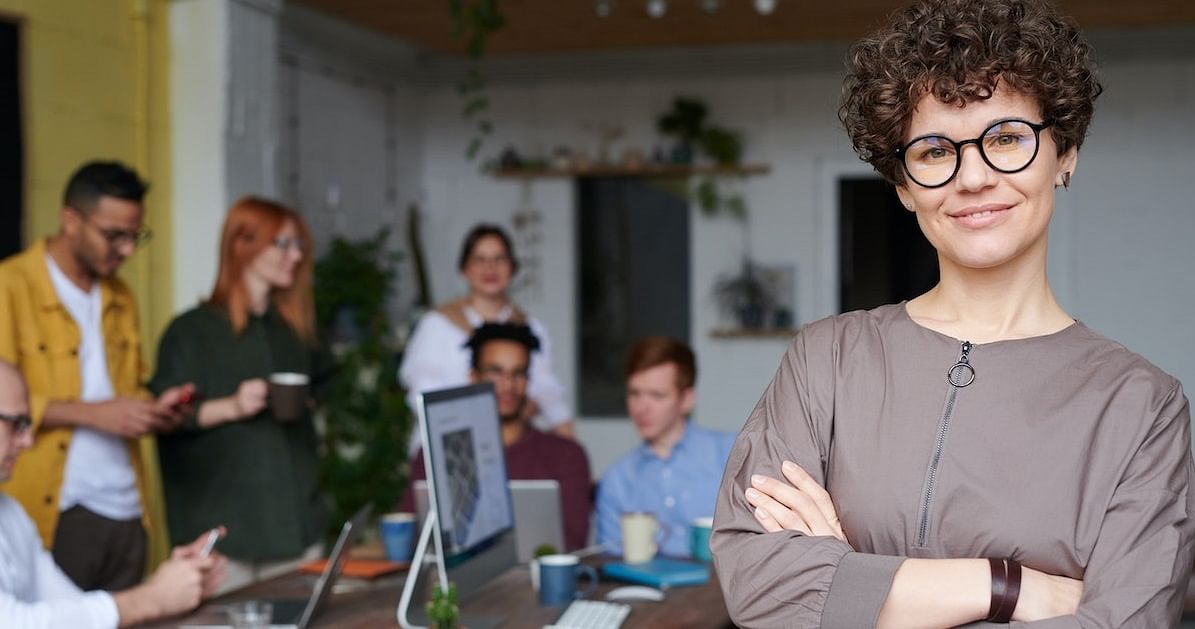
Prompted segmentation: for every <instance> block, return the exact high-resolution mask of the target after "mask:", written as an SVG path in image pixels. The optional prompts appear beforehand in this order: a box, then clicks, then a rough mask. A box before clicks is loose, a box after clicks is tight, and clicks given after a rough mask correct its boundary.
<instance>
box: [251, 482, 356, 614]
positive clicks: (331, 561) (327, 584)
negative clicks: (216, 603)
mask: <svg viewBox="0 0 1195 629" xmlns="http://www.w3.org/2000/svg"><path fill="white" fill-rule="evenodd" d="M372 512H373V505H368V504H367V505H365V506H364V507H361V509H360V510H359V511H357V513H355V514H353V517H352V518H351V519H349V520H348V521H347V522H345V523H344V526H342V527H340V535H339V536H338V537H337V538H336V544H335V545H334V546H332V553H331V554H329V555H328V564H327V565H326V566H324V571H323V572H322V573H320V576H319V579H318V580H316V582H315V587H313V588H312V590H311V596H310V598H308V599H307V600H303V599H285V600H274V601H270V603H272V604H273V605H274V617H273V620H272V621H271V626H272V628H273V629H307V627H308V626H310V625H311V621H312V619H314V618H315V615H316V614H318V613H319V612H320V609H321V608H322V607H323V605H324V602H325V601H326V600H327V599H328V596H329V595H331V594H332V586H334V585H335V584H336V578H337V577H339V576H340V569H341V567H343V565H344V560H345V559H346V558H347V556H348V551H349V549H350V548H352V547H353V544H354V543H356V541H357V536H358V535H359V534H360V533H361V530H362V529H364V528H365V523H366V520H368V519H369V515H370V514H371V513H372Z"/></svg>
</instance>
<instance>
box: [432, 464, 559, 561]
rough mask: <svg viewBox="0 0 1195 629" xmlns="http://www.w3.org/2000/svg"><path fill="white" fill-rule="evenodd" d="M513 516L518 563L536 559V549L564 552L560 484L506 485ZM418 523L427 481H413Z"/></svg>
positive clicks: (527, 482) (517, 482)
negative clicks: (512, 507) (552, 548)
mask: <svg viewBox="0 0 1195 629" xmlns="http://www.w3.org/2000/svg"><path fill="white" fill-rule="evenodd" d="M507 486H508V487H509V489H510V497H511V501H512V502H513V506H514V515H515V553H516V556H517V557H518V559H519V562H520V563H527V562H529V561H531V560H532V559H534V558H535V549H536V548H539V547H540V546H543V545H545V544H548V545H550V546H552V547H554V548H555V549H556V552H560V553H562V552H564V551H565V547H564V516H563V515H562V512H561V508H560V483H558V482H557V481H555V480H550V479H547V480H511V481H507ZM415 513H416V517H417V520H416V521H417V522H423V521H424V520H425V519H426V516H427V481H423V480H417V481H415Z"/></svg>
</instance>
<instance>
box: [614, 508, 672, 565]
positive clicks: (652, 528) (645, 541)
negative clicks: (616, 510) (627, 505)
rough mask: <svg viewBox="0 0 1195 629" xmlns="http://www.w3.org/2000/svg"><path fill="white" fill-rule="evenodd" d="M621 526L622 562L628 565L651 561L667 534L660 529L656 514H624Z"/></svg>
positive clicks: (620, 522)
mask: <svg viewBox="0 0 1195 629" xmlns="http://www.w3.org/2000/svg"><path fill="white" fill-rule="evenodd" d="M619 524H620V525H621V527H622V560H623V561H625V562H627V563H643V562H646V561H651V560H652V558H654V557H655V556H656V553H657V552H659V550H660V546H661V545H662V544H663V543H664V536H666V534H667V531H665V530H663V529H661V528H660V522H659V520H658V519H657V518H656V514H654V513H648V512H637V513H624V514H622V518H621V519H620V521H619Z"/></svg>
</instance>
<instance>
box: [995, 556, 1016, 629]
mask: <svg viewBox="0 0 1195 629" xmlns="http://www.w3.org/2000/svg"><path fill="white" fill-rule="evenodd" d="M1004 563H1005V565H1006V566H1007V576H1008V581H1007V583H1006V586H1005V588H1004V600H1003V602H1001V603H1000V613H999V614H997V615H996V618H994V619H993V622H1009V621H1010V620H1012V613H1013V612H1014V611H1016V610H1017V599H1018V598H1020V597H1021V564H1020V563H1018V562H1017V561H1016V560H1015V559H1007V560H1005V562H1004Z"/></svg>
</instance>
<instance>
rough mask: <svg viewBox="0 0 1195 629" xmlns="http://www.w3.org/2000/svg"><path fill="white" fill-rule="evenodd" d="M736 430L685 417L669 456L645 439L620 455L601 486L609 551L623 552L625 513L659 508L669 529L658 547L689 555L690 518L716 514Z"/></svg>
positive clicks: (600, 533) (600, 511)
mask: <svg viewBox="0 0 1195 629" xmlns="http://www.w3.org/2000/svg"><path fill="white" fill-rule="evenodd" d="M734 439H735V435H733V434H731V433H726V432H719V431H716V430H707V429H705V428H702V427H700V426H695V425H693V423H692V422H687V423H686V425H685V433H684V434H683V435H682V436H681V440H680V441H679V442H677V444H676V445H675V446H673V448H672V452H671V453H670V454H669V456H668V458H667V459H661V458H660V457H658V456H656V453H655V452H652V450H651V448H650V447H648V445H647V444H646V443H644V444H642V445H640V446H639V447H638V448H635V449H634V450H632V451H631V452H629V453H628V454H627V455H626V456H624V457H622V458H621V459H619V460H618V462H616V463H615V464H614V465H612V466H610V469H608V470H606V473H605V475H603V476H602V481H601V483H600V484H599V485H598V492H597V541H598V543H599V544H601V545H602V546H604V547H605V549H606V551H607V552H611V553H614V554H621V553H622V528H621V525H620V524H619V519H620V517H621V515H622V514H623V513H630V512H636V511H646V512H650V513H654V514H656V518H657V519H658V520H659V522H660V527H661V528H662V529H663V530H665V531H667V533H666V534H665V538H664V540H663V543H662V544H661V545H660V552H661V553H662V554H664V555H670V556H673V557H688V556H689V523H690V522H691V521H692V520H693V519H694V518H700V517H707V516H712V515H714V502H715V498H716V496H717V493H718V485H719V484H720V483H721V482H722V470H723V468H725V467H726V459H727V457H729V456H730V448H731V446H733V445H734Z"/></svg>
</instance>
